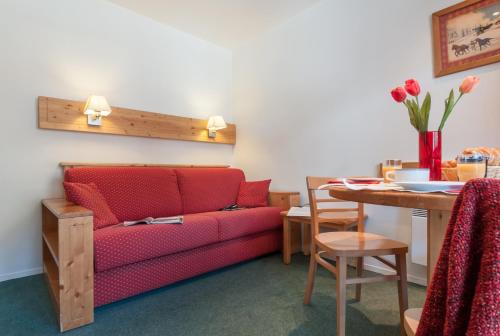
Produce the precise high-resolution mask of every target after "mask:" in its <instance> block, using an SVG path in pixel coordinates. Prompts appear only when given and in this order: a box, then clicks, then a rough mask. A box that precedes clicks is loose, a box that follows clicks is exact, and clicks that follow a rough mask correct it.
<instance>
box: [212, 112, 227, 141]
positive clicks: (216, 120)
mask: <svg viewBox="0 0 500 336" xmlns="http://www.w3.org/2000/svg"><path fill="white" fill-rule="evenodd" d="M226 127H227V125H226V122H225V121H224V118H222V116H213V117H210V118H209V119H208V123H207V129H208V137H209V138H215V136H216V135H217V131H218V130H220V129H223V128H226Z"/></svg>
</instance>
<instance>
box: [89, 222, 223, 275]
mask: <svg viewBox="0 0 500 336" xmlns="http://www.w3.org/2000/svg"><path fill="white" fill-rule="evenodd" d="M218 231H219V229H218V223H217V220H216V219H215V218H212V217H209V216H203V215H196V214H195V215H186V216H184V223H183V224H156V225H151V224H150V225H147V224H144V225H133V226H128V227H125V226H112V227H107V228H104V229H100V230H97V231H95V232H94V255H95V257H94V260H95V269H96V271H97V272H102V271H105V270H108V269H111V268H115V267H119V266H123V265H128V264H132V263H136V262H139V261H144V260H148V259H152V258H156V257H161V256H165V255H169V254H172V253H176V252H181V251H186V250H190V249H193V248H196V247H200V246H204V245H209V244H213V243H217V242H218Z"/></svg>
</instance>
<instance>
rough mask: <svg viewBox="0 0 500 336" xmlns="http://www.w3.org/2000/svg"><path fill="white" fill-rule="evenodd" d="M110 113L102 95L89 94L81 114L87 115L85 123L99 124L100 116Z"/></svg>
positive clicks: (109, 108)
mask: <svg viewBox="0 0 500 336" xmlns="http://www.w3.org/2000/svg"><path fill="white" fill-rule="evenodd" d="M110 113H111V107H110V106H109V104H108V102H107V100H106V98H105V97H104V96H90V97H89V98H88V99H87V103H86V104H85V108H84V109H83V114H86V115H87V124H89V125H92V126H101V119H102V117H106V116H108V115H110Z"/></svg>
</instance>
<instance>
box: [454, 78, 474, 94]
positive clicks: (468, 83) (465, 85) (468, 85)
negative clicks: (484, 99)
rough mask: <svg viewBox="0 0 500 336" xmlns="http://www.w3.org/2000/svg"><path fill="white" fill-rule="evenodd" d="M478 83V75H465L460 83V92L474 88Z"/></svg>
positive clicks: (466, 91)
mask: <svg viewBox="0 0 500 336" xmlns="http://www.w3.org/2000/svg"><path fill="white" fill-rule="evenodd" d="M477 84H479V77H476V76H467V77H465V79H464V81H463V82H462V84H461V85H460V88H459V90H460V92H461V93H469V92H471V91H472V89H474V87H475V86H476V85H477Z"/></svg>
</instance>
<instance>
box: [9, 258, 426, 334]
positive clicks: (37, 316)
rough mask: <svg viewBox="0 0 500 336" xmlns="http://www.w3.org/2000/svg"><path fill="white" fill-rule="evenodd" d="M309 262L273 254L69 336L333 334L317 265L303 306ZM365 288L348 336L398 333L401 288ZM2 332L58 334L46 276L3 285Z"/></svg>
mask: <svg viewBox="0 0 500 336" xmlns="http://www.w3.org/2000/svg"><path fill="white" fill-rule="evenodd" d="M307 263H308V259H307V258H306V257H304V256H302V255H295V256H294V258H293V261H292V264H291V265H289V266H286V265H283V264H282V263H281V256H280V255H278V254H274V255H270V256H266V257H263V258H260V259H257V260H253V261H249V262H246V263H242V264H239V265H235V266H232V267H228V268H225V269H223V270H220V271H216V272H212V273H209V274H206V275H203V276H200V277H196V278H194V279H190V280H187V281H183V282H181V283H178V284H175V285H171V286H167V287H165V288H162V289H158V290H155V291H151V292H148V293H145V294H142V295H139V296H135V297H133V298H129V299H126V300H123V301H120V302H117V303H113V304H110V305H107V306H104V307H101V308H98V309H96V311H95V322H94V323H93V324H91V325H89V326H85V327H81V328H78V329H75V330H72V331H68V332H66V333H64V335H68V336H69V335H71V336H73V335H123V336H126V335H134V336H135V335H175V336H183V335H232V336H233V335H245V336H246V335H248V336H251V335H257V336H266V335H291V336H298V335H335V280H334V279H333V278H332V276H331V275H330V274H329V273H328V272H327V271H326V270H324V269H322V268H321V267H318V269H319V271H318V275H317V277H316V286H315V290H314V294H313V299H312V305H310V306H304V305H303V304H302V297H303V293H304V286H305V279H306V275H307ZM366 273H369V272H366ZM363 286H364V287H363V293H362V299H361V302H355V301H354V300H352V298H353V295H354V286H349V291H348V303H347V335H362V336H370V335H384V336H389V335H399V334H400V331H399V317H398V316H399V315H398V299H397V288H396V283H395V282H386V283H375V284H366V285H363ZM408 295H409V304H410V307H421V306H422V305H423V301H424V299H425V288H424V287H421V286H417V285H412V284H410V286H409V293H408ZM0 334H1V335H2V336H7V335H9V336H10V335H30V336H31V335H37V336H38V335H40V336H44V335H58V334H59V333H58V327H57V322H56V317H55V314H54V310H53V307H52V303H51V301H50V298H49V294H48V292H47V289H46V285H45V282H44V279H43V276H42V275H36V276H30V277H26V278H21V279H15V280H10V281H5V282H2V283H0Z"/></svg>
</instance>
